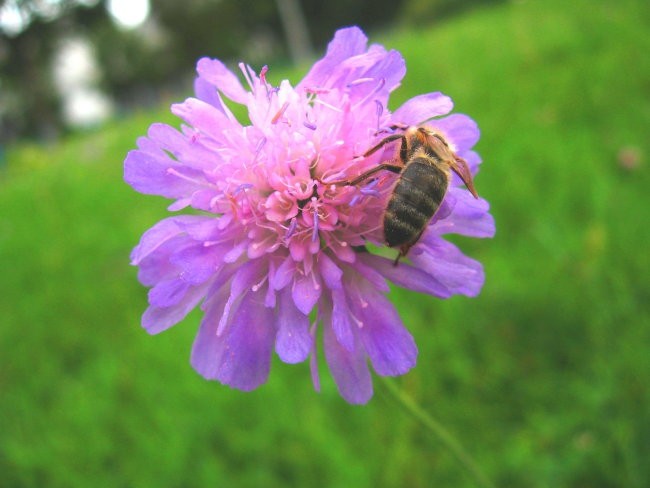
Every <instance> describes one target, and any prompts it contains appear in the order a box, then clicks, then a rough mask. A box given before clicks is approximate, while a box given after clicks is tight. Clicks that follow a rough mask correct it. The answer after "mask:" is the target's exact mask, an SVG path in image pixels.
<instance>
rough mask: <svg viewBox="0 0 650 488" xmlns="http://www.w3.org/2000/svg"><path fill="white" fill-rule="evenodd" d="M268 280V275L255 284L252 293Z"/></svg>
mask: <svg viewBox="0 0 650 488" xmlns="http://www.w3.org/2000/svg"><path fill="white" fill-rule="evenodd" d="M267 278H268V275H265V276H264V277H263V278H262V279H261V281H260V282H259V283H255V284H254V285H253V286H251V290H252V291H257V290H259V289H260V288H262V285H264V283H266V280H267ZM366 306H367V304H366Z"/></svg>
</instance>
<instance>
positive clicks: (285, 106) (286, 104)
mask: <svg viewBox="0 0 650 488" xmlns="http://www.w3.org/2000/svg"><path fill="white" fill-rule="evenodd" d="M288 108H289V102H284V103H283V104H282V107H280V110H278V113H277V114H275V115H274V116H273V118H272V119H271V124H272V125H274V124H277V123H278V120H280V117H282V116H283V115H284V112H286V111H287V109H288Z"/></svg>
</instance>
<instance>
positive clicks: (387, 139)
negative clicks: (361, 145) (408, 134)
mask: <svg viewBox="0 0 650 488" xmlns="http://www.w3.org/2000/svg"><path fill="white" fill-rule="evenodd" d="M397 139H404V134H392V135H390V136H387V137H384V138H383V139H382V140H381V141H379V143H377V144H376V145H374V146H373V147H371V148H370V149H368V150H367V151H366V152H365V153H363V157H364V158H366V157H368V156H370V155H371V154H374V153H376V152H377V151H379V150H380V149H381V148H382V147H384V146H385V145H386V144H388V143H389V142H393V141H396V140H397Z"/></svg>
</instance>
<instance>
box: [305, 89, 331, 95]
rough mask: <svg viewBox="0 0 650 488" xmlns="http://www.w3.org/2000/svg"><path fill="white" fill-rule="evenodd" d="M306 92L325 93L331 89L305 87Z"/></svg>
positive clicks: (313, 93)
mask: <svg viewBox="0 0 650 488" xmlns="http://www.w3.org/2000/svg"><path fill="white" fill-rule="evenodd" d="M305 92H306V93H311V94H312V95H323V94H325V93H329V92H330V90H329V89H328V88H310V87H307V88H305Z"/></svg>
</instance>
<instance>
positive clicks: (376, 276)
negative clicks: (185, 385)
mask: <svg viewBox="0 0 650 488" xmlns="http://www.w3.org/2000/svg"><path fill="white" fill-rule="evenodd" d="M366 43H367V39H366V37H365V36H364V35H363V33H362V32H361V31H360V30H359V29H358V28H356V27H352V28H347V29H342V30H339V31H338V32H337V33H336V35H335V37H334V39H333V40H332V41H331V42H330V44H329V47H328V50H327V54H326V55H325V57H324V58H323V59H321V60H320V61H318V62H317V63H316V64H315V65H314V66H313V67H312V68H311V70H310V71H309V72H308V73H307V75H306V76H305V78H304V79H303V80H302V81H301V82H300V83H298V85H296V86H295V87H294V86H292V85H291V84H290V83H289V82H288V81H286V80H285V81H282V82H281V83H280V85H279V86H273V85H271V84H270V83H269V82H268V81H267V79H266V71H267V70H266V68H263V69H262V70H261V72H259V73H256V72H254V71H253V70H252V69H251V68H250V67H249V66H246V65H243V64H241V65H240V70H241V73H242V75H243V76H242V77H243V80H245V81H244V83H243V84H242V82H240V79H239V77H238V76H237V75H235V74H234V73H233V72H231V71H230V70H228V69H227V68H226V66H225V65H224V64H223V63H221V62H220V61H218V60H215V59H207V58H204V59H201V60H200V61H199V62H198V66H197V71H198V78H197V79H196V82H195V91H196V97H194V98H189V99H187V100H186V101H185V102H183V103H180V104H177V105H173V106H172V112H173V113H174V114H175V115H177V116H178V117H180V118H181V119H183V120H184V121H185V125H183V126H182V128H181V131H180V132H179V131H177V130H175V129H173V128H172V127H170V126H167V125H164V124H153V125H152V126H151V127H150V128H149V132H148V134H147V136H146V137H143V138H140V139H139V140H138V149H137V150H134V151H131V152H130V153H129V154H128V156H127V158H126V161H125V180H126V181H127V182H128V183H129V184H130V185H131V186H132V187H133V188H135V189H136V190H138V191H140V192H142V193H147V194H155V195H162V196H165V197H168V198H171V199H174V200H175V201H174V203H172V205H171V206H170V210H174V211H177V210H181V209H183V208H185V207H191V208H193V209H196V210H199V211H201V212H200V214H197V212H195V214H193V215H177V216H173V217H169V218H167V219H165V220H162V221H161V222H159V223H158V224H156V225H155V226H154V227H153V228H151V229H150V230H148V231H147V232H146V233H145V234H144V235H143V237H142V240H141V241H140V243H139V245H138V246H137V247H136V248H135V249H134V250H133V253H132V256H131V257H132V263H133V264H134V265H137V266H139V279H140V281H141V282H142V283H143V284H144V285H146V286H148V287H151V290H150V291H149V308H148V309H147V310H146V312H145V313H144V315H143V319H142V323H143V326H144V328H145V329H146V330H147V331H149V332H150V333H154V334H155V333H158V332H161V331H163V330H165V329H167V328H169V327H171V326H172V325H174V324H176V323H178V322H179V321H180V320H182V319H183V318H184V317H185V316H186V315H187V313H188V312H189V311H190V310H192V309H193V308H195V307H196V306H197V305H199V304H200V307H201V309H202V310H203V312H204V316H203V319H202V321H201V325H200V329H199V332H198V335H197V337H196V339H195V342H194V346H193V350H192V356H191V362H192V365H193V367H194V368H195V369H196V370H197V371H198V372H199V373H200V374H201V375H203V376H204V377H206V378H208V379H215V380H218V381H220V382H221V383H224V384H227V385H230V386H232V387H235V388H238V389H241V390H252V389H254V388H256V387H257V386H259V385H260V384H262V383H264V382H265V381H266V379H267V377H268V374H269V366H270V361H271V356H272V354H273V351H274V350H275V352H276V353H277V354H278V356H279V357H280V359H281V360H282V361H284V362H287V363H298V362H302V361H305V360H307V359H310V364H311V366H312V378H313V381H314V384H315V387H316V388H319V386H318V385H319V379H318V373H317V369H318V368H317V358H316V351H317V347H316V337H317V330H318V329H319V328H321V329H322V338H323V343H324V344H323V346H324V347H323V350H324V356H325V360H326V362H327V364H328V366H329V369H330V371H331V373H332V375H333V377H334V380H335V382H336V384H337V386H338V389H339V391H340V393H341V395H342V396H343V397H344V398H345V399H346V400H347V401H349V402H351V403H365V402H367V401H368V400H369V399H370V397H371V396H372V381H371V376H370V371H369V367H368V361H369V362H370V364H371V365H372V367H373V368H374V370H375V371H376V372H377V373H378V374H380V375H400V374H403V373H406V372H407V371H408V370H409V369H411V368H412V367H413V366H414V365H415V362H416V356H417V348H416V345H415V343H414V341H413V338H412V336H411V335H410V334H409V332H408V331H407V330H406V329H405V328H404V326H403V325H402V322H401V320H400V318H399V316H398V314H397V312H396V311H395V308H394V307H393V306H392V304H391V303H390V302H389V301H388V299H387V298H386V292H388V289H389V288H388V285H387V280H390V281H392V282H394V283H396V284H397V285H400V286H403V287H406V288H410V289H412V290H416V291H419V292H424V293H428V294H431V295H434V296H438V297H449V296H451V295H453V294H465V295H470V296H472V295H476V294H477V293H478V292H479V290H480V288H481V286H482V284H483V271H482V267H481V265H480V263H478V262H476V261H474V260H472V259H470V258H468V257H465V256H464V255H463V254H462V253H461V252H460V251H459V250H458V249H457V248H456V247H455V246H454V245H452V244H450V243H449V242H447V241H445V240H443V239H442V238H441V236H442V235H443V234H445V233H449V232H455V233H459V234H464V235H469V236H475V237H486V236H491V235H492V234H493V232H494V224H493V221H492V218H491V216H490V215H489V213H488V205H487V203H486V202H485V201H483V200H480V199H479V200H475V199H474V198H473V197H472V196H471V195H470V194H469V192H468V191H467V190H466V189H464V188H462V187H461V186H460V180H458V181H456V180H454V181H453V182H452V187H450V189H449V190H448V192H447V194H446V196H445V198H444V200H443V202H442V205H441V208H440V209H439V210H438V212H437V213H436V214H435V216H434V217H433V219H432V220H431V222H430V223H429V225H428V226H427V228H426V230H425V232H424V233H423V235H422V236H421V238H420V239H419V240H418V242H417V243H416V245H415V246H414V247H413V249H412V250H411V251H410V253H409V258H410V260H411V262H412V263H413V266H412V265H409V264H407V263H406V262H402V263H400V264H399V266H393V263H392V260H390V259H387V258H384V257H380V256H378V255H374V254H372V253H370V252H368V251H367V248H366V244H368V243H372V244H376V245H382V244H383V235H382V228H381V227H382V225H381V222H382V215H383V212H384V209H385V207H386V203H387V199H388V197H389V196H390V192H391V188H392V185H393V183H394V181H395V178H396V175H395V174H393V173H389V172H380V173H377V177H376V178H373V179H372V180H368V181H366V182H363V183H360V184H359V185H342V184H338V185H337V184H329V183H327V182H336V181H344V180H345V179H351V178H354V177H355V176H358V175H360V174H362V173H363V172H364V171H366V170H368V169H369V168H373V167H375V166H377V165H378V164H380V163H381V162H382V161H384V160H386V159H390V158H391V157H393V156H394V151H395V145H394V144H387V145H386V147H385V149H384V150H383V151H377V152H375V153H373V154H372V155H368V156H367V157H362V156H359V155H363V154H364V153H365V152H366V151H367V150H368V148H370V147H372V146H373V145H376V144H377V142H378V141H379V140H380V139H381V137H382V134H383V135H384V136H385V133H386V131H387V130H389V127H391V126H392V125H393V124H408V125H411V124H419V123H421V122H422V121H427V120H430V122H429V123H428V125H431V126H432V127H435V128H436V130H438V131H439V132H441V133H443V134H444V135H445V138H446V140H447V141H448V142H449V143H450V145H452V146H453V149H454V150H455V151H456V153H457V154H459V155H460V156H462V157H463V158H464V159H465V160H467V162H468V164H469V166H470V169H471V171H472V172H475V171H476V169H477V166H478V164H479V162H480V159H479V157H478V155H477V154H476V153H475V152H473V151H472V150H471V147H472V146H473V145H474V144H475V143H476V141H477V140H478V136H479V133H478V129H477V127H476V124H475V123H474V122H473V121H472V120H471V119H470V118H469V117H467V116H465V115H458V114H457V115H449V116H446V117H442V118H440V117H441V116H443V115H445V114H447V113H448V112H449V111H450V110H451V108H452V102H451V100H450V99H449V98H448V97H446V96H444V95H442V94H440V93H430V94H426V95H421V96H418V97H415V98H413V99H411V100H409V101H407V102H406V103H405V104H404V105H403V106H402V107H400V108H399V109H397V110H396V111H395V112H393V113H391V112H390V111H389V110H388V109H387V104H388V98H389V95H390V93H391V91H393V90H394V89H395V88H397V87H398V86H399V83H400V80H401V79H402V77H403V76H404V74H405V71H406V69H405V64H404V60H403V58H402V56H401V55H400V54H399V53H398V52H396V51H387V50H385V49H384V48H383V47H382V46H379V45H372V46H370V47H366ZM226 100H228V101H229V103H226ZM233 104H240V105H243V106H244V107H245V108H246V110H247V112H248V118H249V119H250V120H249V123H246V124H243V123H242V122H240V121H239V120H238V119H237V118H236V117H235V115H234V114H233V112H232V111H231V110H230V108H229V105H230V106H232V105H233ZM431 119H433V120H431Z"/></svg>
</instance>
